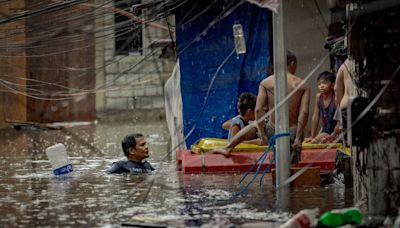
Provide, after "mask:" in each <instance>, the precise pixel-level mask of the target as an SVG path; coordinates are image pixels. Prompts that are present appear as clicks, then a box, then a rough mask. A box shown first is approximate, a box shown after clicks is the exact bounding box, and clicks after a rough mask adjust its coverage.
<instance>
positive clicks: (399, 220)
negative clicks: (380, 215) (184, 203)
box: [393, 208, 400, 228]
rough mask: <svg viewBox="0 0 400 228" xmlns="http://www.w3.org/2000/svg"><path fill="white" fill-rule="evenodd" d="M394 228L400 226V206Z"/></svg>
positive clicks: (399, 227)
mask: <svg viewBox="0 0 400 228" xmlns="http://www.w3.org/2000/svg"><path fill="white" fill-rule="evenodd" d="M393 228H400V208H399V213H398V216H397V218H396V220H395V221H394V225H393Z"/></svg>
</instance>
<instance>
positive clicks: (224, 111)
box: [175, 0, 271, 146]
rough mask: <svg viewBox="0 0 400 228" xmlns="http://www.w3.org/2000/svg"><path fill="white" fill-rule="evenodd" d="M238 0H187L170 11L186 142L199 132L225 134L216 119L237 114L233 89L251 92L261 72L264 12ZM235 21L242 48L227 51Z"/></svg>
mask: <svg viewBox="0 0 400 228" xmlns="http://www.w3.org/2000/svg"><path fill="white" fill-rule="evenodd" d="M239 2H241V1H231V0H218V1H210V0H204V1H201V4H200V1H189V3H190V4H185V5H183V6H181V7H180V8H178V9H177V10H176V12H175V20H176V25H177V28H176V35H177V50H178V56H179V61H180V62H179V63H180V71H181V93H182V102H183V108H182V112H183V124H184V134H185V136H187V135H188V134H189V133H190V135H189V137H188V138H187V139H186V145H188V146H190V145H192V144H193V143H194V142H195V141H196V140H198V139H199V138H202V137H217V138H225V137H226V136H227V133H228V132H227V131H226V130H223V129H222V128H221V125H222V123H223V122H224V121H226V120H228V119H230V118H232V117H234V116H235V115H237V109H236V103H237V97H238V96H239V94H240V93H242V92H252V93H254V94H257V92H258V84H259V83H260V81H261V80H263V79H264V78H265V77H266V76H267V69H268V63H269V53H270V51H269V38H270V34H269V33H270V18H271V17H270V12H269V11H268V10H266V9H263V8H259V7H257V6H256V5H253V4H250V3H248V2H244V3H242V4H238V3H239ZM235 23H240V24H241V25H242V27H243V31H244V36H245V40H246V49H247V52H246V53H245V54H240V55H237V54H236V52H234V51H233V50H234V49H235V44H234V36H233V31H232V26H233V25H234V24H235ZM232 51H233V54H232V55H231V56H230V54H231V53H232ZM229 56H230V57H229ZM228 57H229V58H228ZM224 62H225V64H224V65H222V66H221V64H223V63H224ZM218 69H219V70H218ZM214 75H215V76H216V77H215V80H214V81H213V76H214ZM211 83H212V86H211V90H210V91H209V95H208V96H207V91H208V89H209V86H210V84H211Z"/></svg>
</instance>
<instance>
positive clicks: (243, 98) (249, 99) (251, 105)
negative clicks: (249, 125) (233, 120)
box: [237, 93, 257, 116]
mask: <svg viewBox="0 0 400 228" xmlns="http://www.w3.org/2000/svg"><path fill="white" fill-rule="evenodd" d="M256 101H257V96H256V95H254V94H252V93H241V94H240V96H239V98H238V103H237V108H238V109H239V113H240V115H242V116H243V115H244V114H246V112H247V110H248V109H255V108H256Z"/></svg>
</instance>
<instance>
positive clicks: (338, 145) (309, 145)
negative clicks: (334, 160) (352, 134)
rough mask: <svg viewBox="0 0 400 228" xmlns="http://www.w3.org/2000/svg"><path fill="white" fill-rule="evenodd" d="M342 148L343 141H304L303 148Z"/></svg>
mask: <svg viewBox="0 0 400 228" xmlns="http://www.w3.org/2000/svg"><path fill="white" fill-rule="evenodd" d="M328 147H329V148H342V147H343V145H342V144H341V143H326V144H325V143H317V144H313V143H306V142H303V143H302V149H303V150H312V149H325V148H328Z"/></svg>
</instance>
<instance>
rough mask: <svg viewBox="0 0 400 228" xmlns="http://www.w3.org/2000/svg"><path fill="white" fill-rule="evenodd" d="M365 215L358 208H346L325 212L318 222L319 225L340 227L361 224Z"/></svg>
mask: <svg viewBox="0 0 400 228" xmlns="http://www.w3.org/2000/svg"><path fill="white" fill-rule="evenodd" d="M362 222H363V215H362V214H361V211H360V209H358V208H357V207H350V208H344V209H339V210H332V211H328V212H325V213H324V214H323V215H321V217H320V218H319V220H318V224H319V225H324V226H329V227H338V226H343V225H346V224H357V225H359V224H361V223H362Z"/></svg>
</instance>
